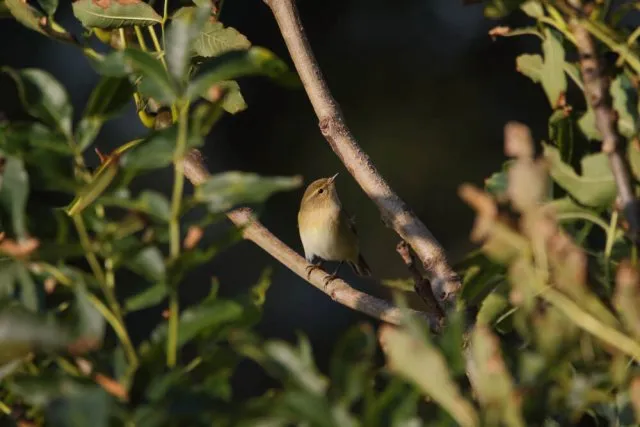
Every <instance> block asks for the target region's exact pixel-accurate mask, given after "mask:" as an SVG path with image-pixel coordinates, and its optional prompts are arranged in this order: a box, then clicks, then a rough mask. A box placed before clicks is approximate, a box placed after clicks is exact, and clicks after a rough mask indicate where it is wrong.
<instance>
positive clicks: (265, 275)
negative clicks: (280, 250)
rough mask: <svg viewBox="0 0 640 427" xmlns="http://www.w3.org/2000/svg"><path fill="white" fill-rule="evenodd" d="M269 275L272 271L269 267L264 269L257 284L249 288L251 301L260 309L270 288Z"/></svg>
mask: <svg viewBox="0 0 640 427" xmlns="http://www.w3.org/2000/svg"><path fill="white" fill-rule="evenodd" d="M271 273H272V269H271V268H270V267H268V268H266V269H265V270H264V271H263V272H262V274H261V275H260V279H258V283H256V284H255V285H253V286H252V287H251V290H250V293H251V299H252V301H253V303H254V304H255V305H257V306H260V307H262V306H263V305H264V301H265V300H266V298H267V291H268V290H269V287H270V286H271Z"/></svg>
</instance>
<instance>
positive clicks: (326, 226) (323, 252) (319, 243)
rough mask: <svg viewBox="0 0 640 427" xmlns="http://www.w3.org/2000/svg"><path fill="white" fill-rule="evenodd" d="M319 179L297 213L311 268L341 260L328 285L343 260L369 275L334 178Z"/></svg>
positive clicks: (306, 255) (356, 236) (301, 238)
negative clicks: (326, 262)
mask: <svg viewBox="0 0 640 427" xmlns="http://www.w3.org/2000/svg"><path fill="white" fill-rule="evenodd" d="M337 176H338V174H335V175H334V176H332V177H330V178H321V179H318V180H316V181H314V182H312V183H311V184H309V186H308V187H307V189H306V191H305V192H304V196H302V202H301V203H300V211H299V212H298V230H299V232H300V240H302V246H303V247H304V255H305V258H306V259H307V261H308V262H309V263H311V264H313V265H311V266H309V267H307V272H308V274H309V275H310V274H311V271H312V270H314V269H316V268H319V267H320V266H321V265H322V263H323V262H324V261H339V262H340V264H338V267H337V268H336V270H335V271H334V272H333V274H332V275H331V276H330V277H329V278H328V279H327V280H326V281H325V286H326V285H327V284H328V283H329V282H330V281H331V280H333V279H335V278H336V277H337V274H338V271H339V270H340V267H341V266H342V264H343V263H344V262H347V263H348V264H349V265H350V266H351V268H353V270H354V271H355V272H356V273H357V274H358V275H360V276H370V275H371V270H370V269H369V266H368V265H367V262H366V261H365V260H364V258H363V257H362V255H361V254H360V248H359V246H358V235H357V232H356V228H355V224H354V222H353V220H352V219H351V218H350V217H349V216H348V214H347V213H346V212H345V210H344V209H343V208H342V204H341V203H340V199H339V198H338V192H337V191H336V186H335V182H334V181H335V179H336V177H337Z"/></svg>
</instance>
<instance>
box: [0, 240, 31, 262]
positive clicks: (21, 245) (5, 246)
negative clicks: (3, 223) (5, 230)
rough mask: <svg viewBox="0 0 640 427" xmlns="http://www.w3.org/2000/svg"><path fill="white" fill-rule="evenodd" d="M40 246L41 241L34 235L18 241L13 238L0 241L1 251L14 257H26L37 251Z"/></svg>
mask: <svg viewBox="0 0 640 427" xmlns="http://www.w3.org/2000/svg"><path fill="white" fill-rule="evenodd" d="M3 237H4V236H3ZM38 246H40V241H38V239H35V238H33V237H29V238H28V239H26V240H24V241H21V242H16V241H15V240H12V239H2V241H1V242H0V252H2V253H4V254H6V255H9V256H11V257H14V258H25V257H27V256H29V255H30V254H31V253H32V252H33V251H35V250H36V249H37V248H38Z"/></svg>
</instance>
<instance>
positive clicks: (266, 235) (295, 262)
mask: <svg viewBox="0 0 640 427" xmlns="http://www.w3.org/2000/svg"><path fill="white" fill-rule="evenodd" d="M183 166H184V174H185V176H186V177H187V179H188V180H189V181H190V182H191V183H192V184H193V185H199V184H202V183H203V182H204V181H205V180H206V179H207V178H208V177H209V172H208V171H207V168H206V166H205V165H204V161H203V159H202V155H201V154H200V152H199V151H198V150H195V149H194V150H191V151H190V152H189V154H187V156H186V157H185V159H184V165H183ZM227 217H228V218H229V219H230V220H231V222H233V223H234V224H235V225H236V226H237V227H238V228H241V229H242V235H243V237H244V238H245V239H247V240H251V241H252V242H253V243H255V244H256V245H258V246H260V247H261V248H262V249H263V250H264V251H266V252H267V253H269V255H271V256H272V257H274V258H275V259H276V260H278V261H280V263H282V264H283V265H284V266H286V267H287V268H289V269H290V270H291V271H293V272H294V273H296V274H297V275H298V276H300V277H301V278H303V279H305V280H306V281H307V282H309V283H310V284H312V285H313V286H315V287H316V288H317V289H319V290H321V291H322V292H324V293H326V294H327V295H329V296H330V297H331V298H332V299H333V300H334V301H336V302H338V303H339V304H342V305H344V306H346V307H349V308H351V309H354V310H357V311H359V312H361V313H364V314H367V315H369V316H371V317H374V318H376V319H380V320H382V321H384V322H388V323H392V324H395V325H399V324H400V323H401V321H402V319H403V316H404V315H403V312H402V311H401V310H400V309H399V308H397V307H395V306H394V305H393V304H391V303H389V302H387V301H384V300H381V299H379V298H376V297H373V296H371V295H369V294H366V293H364V292H361V291H358V290H356V289H353V288H352V287H351V286H349V284H347V283H346V282H345V281H343V280H342V279H335V280H333V281H331V282H330V283H329V284H328V286H327V287H325V285H324V283H325V280H326V279H327V278H328V277H329V275H328V274H327V273H326V272H324V271H322V270H320V269H316V270H313V271H312V272H311V274H310V275H309V276H307V267H309V263H307V261H306V260H305V259H304V258H303V257H301V256H300V255H298V254H297V253H296V252H295V251H294V250H293V249H291V248H290V247H289V246H287V245H285V244H284V243H283V242H282V241H281V240H280V239H278V238H277V237H276V236H274V235H273V234H271V232H270V231H269V230H268V229H266V228H265V227H264V226H263V225H262V224H261V223H260V222H259V221H258V220H257V219H256V218H255V216H254V215H253V212H252V211H251V209H248V208H241V209H236V210H233V211H231V212H229V213H228V214H227ZM411 311H412V312H413V313H414V314H416V315H418V316H420V317H422V318H424V319H426V320H427V321H428V322H429V325H430V326H431V329H432V330H434V331H436V330H437V328H438V325H439V321H438V319H437V318H436V317H435V316H433V315H430V314H428V313H423V312H420V311H413V310H411Z"/></svg>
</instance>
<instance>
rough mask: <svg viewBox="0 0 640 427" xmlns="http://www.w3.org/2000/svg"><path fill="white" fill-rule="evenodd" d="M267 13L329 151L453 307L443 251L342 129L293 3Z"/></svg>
mask: <svg viewBox="0 0 640 427" xmlns="http://www.w3.org/2000/svg"><path fill="white" fill-rule="evenodd" d="M264 1H265V3H266V4H267V5H268V6H269V7H270V8H271V10H272V12H273V15H274V16H275V19H276V21H277V23H278V26H279V27H280V32H281V33H282V36H283V38H284V41H285V43H286V45H287V48H288V49H289V53H290V55H291V58H292V60H293V62H294V64H295V67H296V69H297V70H298V74H299V75H300V79H301V80H302V83H303V85H304V88H305V90H306V92H307V96H308V97H309V100H310V101H311V104H312V105H313V109H314V110H315V112H316V115H317V116H318V120H319V126H320V130H321V132H322V135H323V136H324V137H325V139H326V140H327V142H329V145H330V146H331V148H332V149H333V151H334V152H335V153H336V154H337V155H338V157H339V158H340V160H341V161H342V163H344V165H345V167H346V168H347V170H348V171H349V173H351V175H352V176H353V177H354V178H355V180H356V181H357V182H358V184H359V185H360V187H361V188H362V190H363V191H364V192H365V193H366V194H367V195H368V196H369V198H371V200H373V201H374V202H375V203H376V204H377V205H378V208H379V210H380V212H381V214H382V218H383V220H384V222H385V223H386V224H388V225H389V226H391V227H392V228H393V229H394V230H395V231H396V232H397V233H398V235H400V237H401V238H402V239H403V240H404V241H406V242H407V243H408V244H409V245H411V247H412V248H413V250H414V251H415V253H416V254H417V255H418V257H419V258H420V260H421V262H422V263H423V264H424V267H425V269H426V271H427V272H428V274H429V276H430V277H429V278H430V280H431V286H432V288H433V291H434V293H435V295H437V296H438V297H439V298H441V299H442V301H443V302H444V303H445V304H446V305H447V306H451V303H452V302H453V300H454V298H455V295H456V294H457V293H458V291H459V290H460V278H459V277H458V275H457V274H455V272H454V271H453V270H452V269H451V267H450V266H449V264H448V262H447V259H446V256H445V252H444V250H443V248H442V247H441V245H440V244H439V243H438V242H437V241H436V239H435V238H434V237H433V235H432V234H431V232H430V231H429V230H428V229H427V227H426V226H425V225H424V224H423V223H422V222H421V221H420V219H418V217H417V216H416V215H415V213H413V212H412V211H411V209H409V207H408V206H407V205H406V204H405V202H404V201H403V200H402V199H400V197H398V196H397V195H396V193H395V192H394V191H393V190H392V189H391V187H389V185H388V184H387V182H386V181H385V180H384V178H382V176H381V175H380V173H378V171H377V170H376V168H375V166H374V165H373V163H372V162H371V160H370V159H369V156H367V154H366V153H365V152H364V151H362V149H361V148H360V147H359V145H358V143H357V142H356V140H355V138H354V136H353V135H352V134H351V131H350V130H349V128H348V127H347V125H346V124H345V120H344V117H343V116H342V112H341V110H340V107H339V106H338V103H337V102H336V100H335V99H334V98H333V96H332V95H331V92H330V91H329V88H328V86H327V84H326V82H325V80H324V77H323V76H322V72H321V71H320V67H319V66H318V63H317V61H316V59H315V57H314V55H313V52H312V50H311V47H310V46H309V42H308V40H307V37H306V35H305V32H304V29H303V27H302V23H301V21H300V18H299V15H298V10H297V8H296V6H295V0H264Z"/></svg>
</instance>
